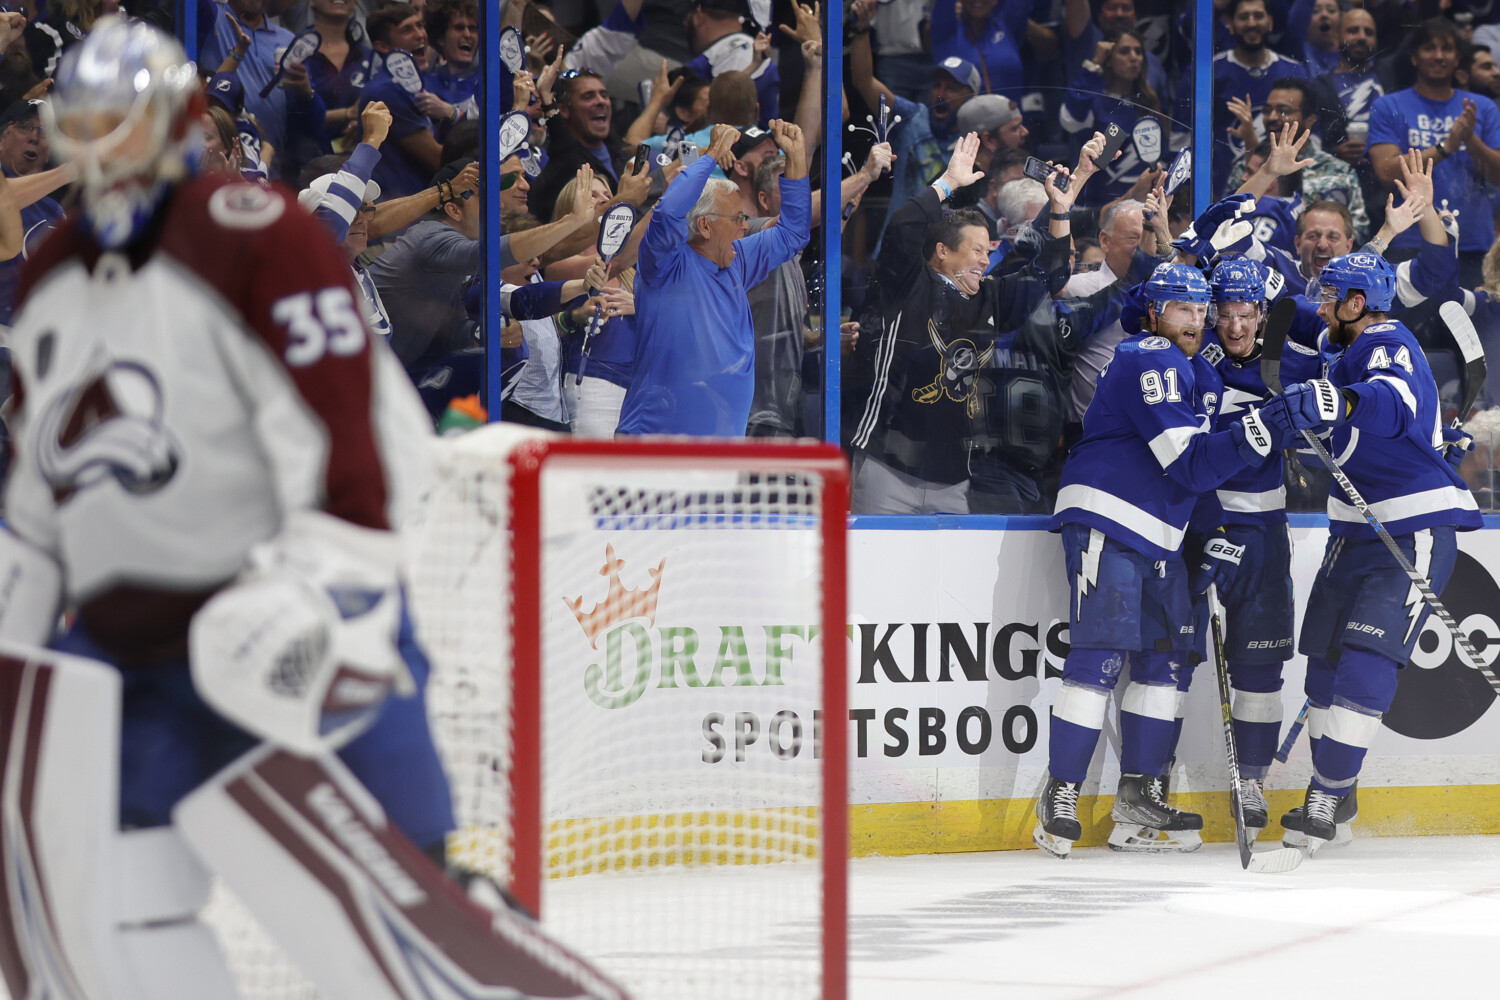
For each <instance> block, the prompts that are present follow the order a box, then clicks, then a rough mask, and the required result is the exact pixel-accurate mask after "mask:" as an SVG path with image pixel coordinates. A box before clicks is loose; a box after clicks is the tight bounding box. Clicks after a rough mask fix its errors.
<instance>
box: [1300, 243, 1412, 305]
mask: <svg viewBox="0 0 1500 1000" xmlns="http://www.w3.org/2000/svg"><path fill="white" fill-rule="evenodd" d="M1312 291H1313V290H1312V289H1309V292H1312ZM1329 291H1332V292H1333V293H1334V294H1335V295H1337V296H1338V299H1339V301H1340V302H1342V301H1343V300H1344V299H1347V298H1348V297H1349V293H1350V292H1363V293H1364V296H1365V309H1366V311H1368V312H1388V311H1389V310H1390V308H1391V302H1392V301H1393V300H1394V299H1395V298H1396V269H1395V268H1394V267H1392V266H1391V263H1390V261H1388V260H1386V259H1385V258H1384V257H1382V256H1380V255H1379V254H1374V253H1365V252H1363V251H1361V252H1358V253H1346V254H1344V255H1343V256H1342V257H1335V258H1333V260H1330V261H1329V262H1328V263H1327V264H1324V265H1323V269H1322V270H1321V271H1319V272H1318V289H1317V292H1318V297H1320V298H1321V297H1322V296H1323V295H1325V294H1327V293H1328V292H1329ZM1312 297H1313V296H1312V295H1309V298H1312Z"/></svg>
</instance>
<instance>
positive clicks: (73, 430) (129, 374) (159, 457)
mask: <svg viewBox="0 0 1500 1000" xmlns="http://www.w3.org/2000/svg"><path fill="white" fill-rule="evenodd" d="M37 442H38V443H37V465H38V467H39V468H40V470H41V474H42V478H43V479H45V480H46V482H47V485H48V486H49V487H51V489H52V498H53V500H54V501H55V502H56V503H58V504H63V503H66V502H67V501H68V500H69V499H71V498H72V497H73V496H74V495H75V494H77V493H79V492H81V491H83V490H86V489H88V488H89V487H91V486H96V485H98V484H99V483H101V482H105V481H106V480H109V479H113V480H114V481H115V482H117V483H119V484H120V485H121V486H122V487H124V488H125V489H126V490H128V491H129V492H131V493H153V492H155V491H156V490H159V489H161V488H162V487H163V486H165V485H166V484H167V482H168V481H169V480H171V478H172V477H173V476H174V475H175V474H176V473H177V465H178V462H179V458H178V456H179V453H180V450H181V449H180V448H179V446H178V444H177V441H176V440H175V439H174V438H173V437H172V434H171V432H170V431H168V430H167V429H166V427H164V426H163V425H162V396H161V385H160V384H159V383H158V382H157V379H156V376H155V375H153V374H152V373H151V371H150V370H149V369H147V368H146V367H144V366H143V365H140V364H137V363H135V362H133V361H114V360H110V359H107V358H105V357H103V356H102V355H100V356H96V358H95V361H94V363H92V364H90V365H89V366H88V368H87V369H86V370H85V372H84V374H83V376H82V377H81V378H80V379H79V381H78V382H77V383H76V384H75V385H74V386H72V387H71V388H69V389H68V390H67V391H65V392H63V393H61V394H60V395H58V396H57V397H56V398H54V399H53V400H52V401H51V402H49V403H48V404H47V406H46V408H45V409H44V410H43V411H42V414H41V417H40V419H39V421H38V435H37Z"/></svg>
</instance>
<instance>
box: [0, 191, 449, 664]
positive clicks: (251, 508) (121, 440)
mask: <svg viewBox="0 0 1500 1000" xmlns="http://www.w3.org/2000/svg"><path fill="white" fill-rule="evenodd" d="M355 296H356V293H355V290H354V288H353V286H352V284H351V281H350V277H349V269H348V268H347V267H346V266H345V265H344V263H343V260H342V257H341V255H340V254H339V252H338V250H337V248H336V247H334V245H333V244H332V242H331V241H330V239H329V237H328V235H327V233H326V232H325V231H324V230H323V227H322V226H321V225H319V223H318V222H317V221H316V220H314V219H312V218H311V217H309V216H307V215H306V214H305V213H303V212H301V211H299V210H298V209H297V206H296V204H295V202H294V201H293V200H292V199H291V198H289V197H287V196H285V195H284V194H283V193H282V192H280V191H276V190H270V191H268V190H265V189H263V188H260V187H258V186H255V185H252V184H245V183H239V182H233V181H227V182H226V181H225V180H223V179H221V178H213V177H200V178H197V179H195V180H192V181H190V182H188V183H187V184H185V185H183V186H182V187H181V188H180V189H179V190H178V191H177V192H176V193H175V194H174V195H173V199H172V202H171V203H170V205H169V206H168V207H167V209H166V211H165V212H164V213H163V216H162V218H161V220H160V222H159V224H158V226H157V228H156V229H155V231H154V232H153V233H152V234H150V235H148V237H147V238H146V239H144V240H142V241H141V242H140V243H138V244H137V245H135V246H134V247H132V248H131V250H130V253H129V256H126V255H125V254H121V253H106V252H102V251H101V249H100V248H99V246H98V245H97V244H95V243H94V242H93V240H92V239H90V237H89V236H88V235H87V233H86V232H85V231H84V229H83V228H82V227H80V226H79V224H78V222H77V220H76V219H70V220H68V221H67V222H66V223H64V224H63V225H62V226H61V227H59V229H58V230H57V231H56V232H55V233H54V234H53V235H52V236H51V237H50V238H49V239H48V240H47V242H46V243H45V245H44V246H42V247H41V248H40V250H39V252H38V253H36V254H34V255H33V256H32V258H31V260H30V261H29V262H28V264H27V267H26V269H25V271H24V272H23V275H22V279H21V286H20V289H19V292H18V316H17V320H16V324H15V327H14V329H13V333H12V349H13V353H14V366H15V375H16V379H15V384H16V395H15V401H14V403H13V404H12V405H13V413H12V416H11V427H12V440H13V448H14V452H13V454H12V466H11V473H10V479H9V481H8V483H7V486H6V497H5V500H6V504H5V507H6V518H7V521H8V522H9V524H10V527H11V529H12V530H13V531H15V532H16V533H17V534H18V535H19V536H20V537H21V538H23V539H24V540H26V541H27V542H29V543H31V544H32V545H33V546H36V547H37V548H39V549H40V550H42V551H43V552H45V553H48V554H50V555H51V557H52V558H53V559H54V560H56V562H57V563H58V564H59V566H60V567H61V569H62V575H63V579H64V581H65V588H66V595H65V603H66V605H67V606H69V607H72V608H75V609H76V610H77V611H78V612H79V616H80V620H81V622H82V623H83V625H84V626H85V627H86V628H87V629H88V631H89V633H90V634H91V635H92V636H93V637H94V638H95V640H96V641H98V642H99V643H100V645H102V646H103V647H104V648H105V649H107V650H109V651H110V652H112V653H114V654H116V655H119V656H120V657H122V658H123V659H125V660H139V659H149V658H152V657H155V656H159V655H172V654H180V653H181V652H183V651H185V648H186V647H185V640H186V634H187V627H188V622H189V620H190V618H191V617H192V615H193V614H194V612H196V610H197V609H198V608H199V607H200V606H201V605H202V604H203V603H204V601H206V600H207V599H208V597H209V596H211V595H212V594H213V593H214V592H215V591H216V590H218V589H219V588H220V587H222V586H223V585H224V584H226V583H227V582H229V581H230V580H232V579H233V578H234V577H235V575H236V574H237V573H239V572H240V571H241V570H242V569H243V568H244V567H245V565H246V557H247V553H248V552H249V550H250V548H251V547H252V546H254V545H256V544H257V543H260V542H264V541H266V540H267V539H270V538H272V537H273V536H275V535H277V534H278V532H279V531H280V530H281V527H282V525H283V523H284V522H285V519H286V517H287V516H288V515H289V514H290V513H293V512H296V511H300V510H313V511H323V512H325V513H328V514H331V515H333V516H335V517H337V518H340V519H343V520H345V521H348V522H350V523H352V524H355V525H359V526H362V527H365V528H373V529H377V530H388V529H390V528H392V527H393V526H394V525H395V524H397V523H398V521H399V518H400V515H401V512H402V510H403V509H404V508H405V506H406V505H407V503H408V501H409V500H410V499H411V498H412V496H413V495H414V494H413V491H414V490H415V489H416V488H417V487H418V486H419V484H420V480H421V472H422V463H423V461H424V460H425V457H426V442H425V441H424V440H423V439H424V438H425V437H427V436H428V435H430V428H431V424H430V422H429V421H428V419H427V416H426V413H425V412H424V411H423V409H422V406H421V403H420V401H419V400H418V398H417V396H416V392H415V390H414V389H413V388H412V386H411V384H410V382H409V381H408V380H407V379H406V376H405V374H404V373H403V372H402V371H401V369H400V366H399V364H398V363H397V362H396V360H395V358H394V357H392V356H391V355H390V353H389V351H388V350H387V349H386V348H385V347H384V345H383V344H379V343H375V342H373V341H372V339H371V338H370V337H369V335H368V332H367V331H366V329H365V325H364V322H363V320H362V319H361V317H360V311H359V308H358V306H357V304H356V303H357V299H356V297H355Z"/></svg>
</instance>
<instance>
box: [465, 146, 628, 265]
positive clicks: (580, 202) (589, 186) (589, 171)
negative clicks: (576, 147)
mask: <svg viewBox="0 0 1500 1000" xmlns="http://www.w3.org/2000/svg"><path fill="white" fill-rule="evenodd" d="M471 165H472V164H471ZM569 207H570V208H571V211H570V212H569V213H568V214H569V215H570V216H571V217H572V218H573V221H574V222H577V223H578V224H579V225H581V226H582V225H587V224H588V223H590V222H593V221H594V168H593V167H591V166H589V165H588V164H587V163H585V164H584V165H583V166H581V167H579V168H578V173H576V174H574V175H573V204H572V205H571V206H569ZM590 287H592V288H602V287H604V282H602V281H601V282H600V283H599V284H597V285H591V286H590Z"/></svg>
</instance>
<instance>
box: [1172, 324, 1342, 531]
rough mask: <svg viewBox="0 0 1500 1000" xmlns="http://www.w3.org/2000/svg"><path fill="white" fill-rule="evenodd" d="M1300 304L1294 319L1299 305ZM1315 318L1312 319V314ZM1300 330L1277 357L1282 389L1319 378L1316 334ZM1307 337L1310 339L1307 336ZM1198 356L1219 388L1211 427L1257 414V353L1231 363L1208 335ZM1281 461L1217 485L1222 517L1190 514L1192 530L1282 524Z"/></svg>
mask: <svg viewBox="0 0 1500 1000" xmlns="http://www.w3.org/2000/svg"><path fill="white" fill-rule="evenodd" d="M1305 301H1306V300H1303V302H1302V303H1299V313H1300V312H1301V305H1302V304H1304V303H1305ZM1314 315H1316V314H1314ZM1321 328H1322V324H1321V323H1320V324H1318V327H1317V328H1316V329H1313V328H1309V327H1308V326H1306V325H1305V324H1304V325H1303V326H1302V327H1301V328H1300V329H1298V330H1296V332H1295V334H1293V333H1288V336H1287V341H1286V347H1285V349H1284V350H1283V351H1282V355H1281V378H1282V382H1283V384H1286V385H1290V384H1291V383H1293V382H1305V381H1307V380H1308V379H1311V378H1321V377H1322V376H1323V370H1324V365H1325V358H1324V356H1323V354H1322V353H1321V352H1320V351H1319V349H1318V346H1317V342H1318V330H1320V329H1321ZM1309 334H1310V335H1309ZM1198 356H1199V357H1201V358H1203V359H1204V360H1205V361H1207V362H1208V363H1210V364H1212V365H1213V366H1214V369H1215V371H1217V372H1218V375H1219V378H1220V379H1221V380H1222V382H1223V384H1224V391H1223V394H1222V395H1221V396H1220V397H1219V412H1218V415H1217V417H1216V418H1215V420H1214V426H1215V428H1216V429H1218V430H1223V429H1224V428H1226V427H1228V426H1229V425H1230V424H1231V423H1233V422H1234V421H1236V420H1239V419H1240V418H1242V417H1243V416H1244V415H1245V414H1246V413H1247V412H1249V411H1250V410H1251V409H1259V408H1260V406H1261V405H1262V404H1264V403H1265V402H1266V400H1268V399H1270V398H1271V391H1270V390H1269V389H1267V388H1266V381H1265V379H1263V378H1261V375H1260V352H1259V351H1257V352H1255V353H1254V354H1253V355H1252V356H1251V357H1249V358H1244V359H1240V358H1234V357H1231V356H1230V355H1229V354H1228V353H1226V352H1225V351H1224V349H1223V347H1222V346H1220V344H1219V340H1218V337H1217V336H1216V335H1215V334H1214V332H1213V331H1212V330H1209V331H1208V332H1207V333H1206V334H1205V335H1204V338H1203V350H1202V351H1200V352H1198ZM1283 466H1284V460H1283V459H1282V454H1281V452H1279V451H1273V452H1272V453H1271V454H1270V455H1269V456H1268V457H1267V458H1266V460H1265V461H1264V462H1262V463H1260V464H1259V465H1256V466H1251V467H1249V468H1244V469H1241V470H1240V471H1238V472H1236V473H1234V474H1233V475H1231V476H1230V477H1229V478H1228V479H1226V480H1224V482H1223V483H1222V484H1220V486H1219V488H1218V489H1217V490H1216V491H1215V492H1216V493H1217V498H1218V505H1219V507H1221V508H1222V513H1218V512H1217V511H1215V512H1214V513H1216V514H1218V517H1219V520H1218V521H1217V522H1216V523H1213V524H1209V523H1207V520H1205V519H1206V518H1208V519H1211V517H1210V515H1209V514H1208V512H1207V511H1204V510H1199V511H1197V512H1195V514H1194V517H1193V521H1194V526H1195V527H1202V528H1205V529H1207V528H1216V527H1218V526H1219V525H1220V524H1285V523H1286V482H1285V476H1284V474H1283Z"/></svg>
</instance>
